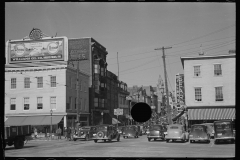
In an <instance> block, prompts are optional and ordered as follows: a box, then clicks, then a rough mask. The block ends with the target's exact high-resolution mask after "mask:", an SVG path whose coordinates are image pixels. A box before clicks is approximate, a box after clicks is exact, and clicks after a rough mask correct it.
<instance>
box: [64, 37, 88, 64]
mask: <svg viewBox="0 0 240 160" xmlns="http://www.w3.org/2000/svg"><path fill="white" fill-rule="evenodd" d="M90 47H91V45H90V41H89V38H85V39H84V38H82V39H69V40H68V54H69V55H68V59H69V60H72V61H74V60H76V61H77V60H81V59H85V60H88V59H89V55H90Z"/></svg>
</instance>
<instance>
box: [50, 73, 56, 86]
mask: <svg viewBox="0 0 240 160" xmlns="http://www.w3.org/2000/svg"><path fill="white" fill-rule="evenodd" d="M50 81H51V87H56V84H57V81H56V76H51V77H50Z"/></svg>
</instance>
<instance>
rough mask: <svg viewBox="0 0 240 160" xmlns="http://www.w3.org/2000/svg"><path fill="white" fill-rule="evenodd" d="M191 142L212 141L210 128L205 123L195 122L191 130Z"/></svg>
mask: <svg viewBox="0 0 240 160" xmlns="http://www.w3.org/2000/svg"><path fill="white" fill-rule="evenodd" d="M189 140H190V143H193V142H196V141H206V142H207V143H210V133H209V132H208V128H207V126H206V125H204V124H194V125H192V126H191V131H190V133H189Z"/></svg>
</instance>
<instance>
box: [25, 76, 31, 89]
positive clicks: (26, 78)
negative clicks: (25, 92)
mask: <svg viewBox="0 0 240 160" xmlns="http://www.w3.org/2000/svg"><path fill="white" fill-rule="evenodd" d="M24 88H30V78H29V77H25V78H24Z"/></svg>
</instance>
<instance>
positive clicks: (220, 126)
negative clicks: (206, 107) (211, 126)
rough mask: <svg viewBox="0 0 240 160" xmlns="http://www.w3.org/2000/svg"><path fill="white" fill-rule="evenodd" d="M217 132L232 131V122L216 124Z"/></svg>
mask: <svg viewBox="0 0 240 160" xmlns="http://www.w3.org/2000/svg"><path fill="white" fill-rule="evenodd" d="M215 127H216V130H219V131H220V130H230V129H231V123H230V122H223V123H216V124H215Z"/></svg>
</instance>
